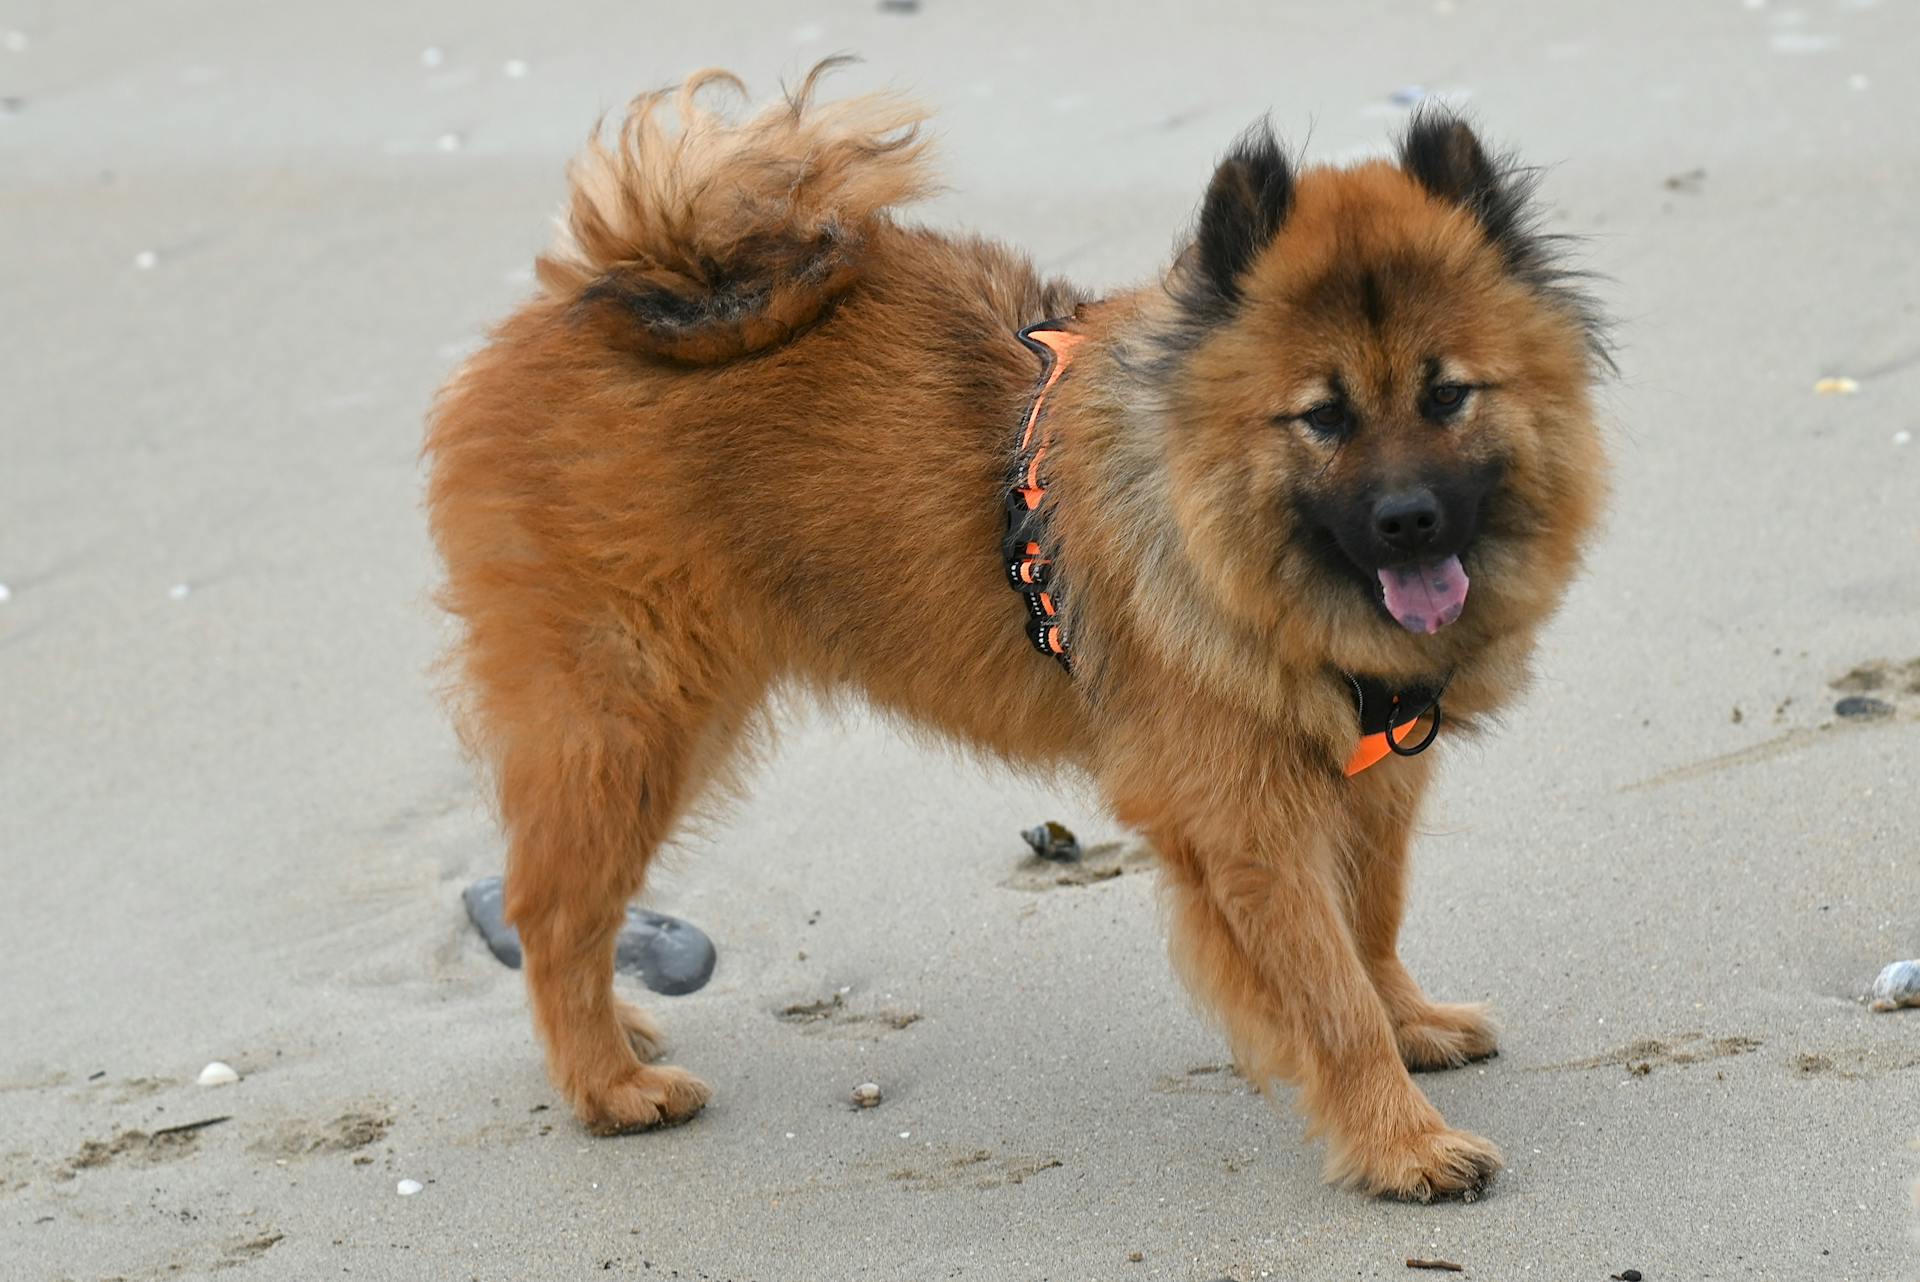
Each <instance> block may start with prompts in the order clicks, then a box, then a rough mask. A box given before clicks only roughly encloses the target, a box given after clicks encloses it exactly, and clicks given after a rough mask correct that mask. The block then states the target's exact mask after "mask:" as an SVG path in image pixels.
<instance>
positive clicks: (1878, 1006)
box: [1872, 961, 1920, 1010]
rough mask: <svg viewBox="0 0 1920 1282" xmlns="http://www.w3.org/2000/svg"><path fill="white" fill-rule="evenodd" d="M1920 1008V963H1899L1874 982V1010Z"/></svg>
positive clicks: (1882, 973)
mask: <svg viewBox="0 0 1920 1282" xmlns="http://www.w3.org/2000/svg"><path fill="white" fill-rule="evenodd" d="M1902 1006H1920V961H1897V962H1895V963H1893V964H1892V965H1891V966H1889V967H1887V968H1886V969H1885V970H1883V971H1881V972H1880V977H1879V978H1878V979H1876V980H1874V981H1873V1006H1872V1008H1873V1009H1874V1010H1899V1009H1900V1008H1901V1007H1902Z"/></svg>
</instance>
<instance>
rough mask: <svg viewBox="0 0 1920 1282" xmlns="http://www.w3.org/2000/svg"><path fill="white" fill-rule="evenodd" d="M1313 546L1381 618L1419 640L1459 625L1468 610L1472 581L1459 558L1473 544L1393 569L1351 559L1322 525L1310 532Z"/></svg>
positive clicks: (1328, 566)
mask: <svg viewBox="0 0 1920 1282" xmlns="http://www.w3.org/2000/svg"><path fill="white" fill-rule="evenodd" d="M1311 544H1312V546H1313V547H1314V548H1315V550H1316V551H1317V552H1318V553H1319V557H1320V560H1321V562H1322V564H1324V565H1325V566H1326V567H1327V568H1328V569H1329V570H1331V571H1333V572H1334V573H1335V574H1337V575H1338V576H1339V577H1341V578H1344V579H1348V580H1349V581H1351V582H1352V583H1353V585H1354V587H1355V589H1357V590H1358V591H1360V592H1364V593H1366V595H1367V596H1368V597H1369V598H1370V599H1371V600H1372V601H1373V604H1374V606H1375V607H1376V608H1377V609H1378V610H1379V611H1380V612H1381V613H1382V614H1383V615H1385V616H1386V617H1387V618H1388V619H1390V620H1392V621H1393V622H1394V623H1395V624H1396V625H1398V626H1399V627H1402V628H1405V629H1406V630H1407V631H1409V632H1411V633H1414V634H1415V635H1417V636H1432V635H1433V634H1434V633H1436V632H1438V631H1440V629H1442V628H1444V627H1446V626H1447V625H1449V624H1451V623H1454V622H1457V621H1458V620H1459V618H1460V615H1461V614H1462V613H1463V612H1464V611H1465V610H1466V607H1467V591H1468V588H1469V587H1470V586H1471V580H1470V578H1469V576H1468V574H1467V569H1466V566H1465V565H1464V564H1462V561H1461V558H1462V557H1465V556H1466V555H1467V554H1468V551H1469V548H1470V547H1471V544H1469V545H1468V546H1467V547H1462V548H1461V549H1460V550H1459V551H1457V552H1450V553H1447V554H1445V555H1443V556H1437V557H1429V558H1426V559H1422V560H1412V561H1403V562H1400V563H1399V564H1397V565H1378V564H1375V565H1367V564H1365V563H1364V562H1362V561H1360V560H1358V559H1356V558H1355V557H1353V556H1350V555H1349V554H1348V553H1347V551H1346V549H1345V548H1343V547H1342V546H1341V544H1340V540H1339V538H1338V537H1337V536H1336V535H1335V534H1334V532H1333V530H1331V529H1329V528H1327V527H1325V526H1321V527H1319V528H1317V529H1316V530H1315V531H1314V537H1313V538H1312V539H1311Z"/></svg>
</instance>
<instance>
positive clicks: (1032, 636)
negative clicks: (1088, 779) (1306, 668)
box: [1000, 320, 1444, 778]
mask: <svg viewBox="0 0 1920 1282" xmlns="http://www.w3.org/2000/svg"><path fill="white" fill-rule="evenodd" d="M1067 326H1068V322H1067V321H1064V320H1050V321H1042V322H1041V323H1040V324H1038V325H1030V326H1028V327H1027V328H1026V329H1023V330H1021V331H1020V341H1021V342H1022V343H1025V344H1026V345H1027V347H1028V348H1029V349H1031V350H1032V351H1033V353H1034V354H1035V355H1036V356H1038V357H1039V358H1040V382H1039V384H1038V386H1036V387H1035V388H1034V391H1033V398H1032V399H1031V400H1030V401H1028V402H1027V414H1026V418H1025V420H1024V421H1023V422H1022V424H1021V428H1020V445H1019V448H1018V449H1016V450H1015V451H1014V466H1013V473H1012V476H1011V478H1010V484H1009V486H1008V489H1007V534H1006V538H1005V539H1004V540H1003V541H1002V543H1001V548H1000V552H1001V557H1002V559H1003V561H1004V562H1005V564H1006V568H1007V582H1008V583H1009V584H1011V585H1012V586H1013V590H1014V591H1016V592H1018V593H1019V594H1020V595H1021V596H1022V597H1024V598H1025V599H1026V602H1027V640H1028V641H1030V642H1032V643H1033V648H1034V649H1036V650H1038V651H1039V652H1040V653H1041V654H1045V655H1050V656H1052V657H1053V658H1054V659H1055V660H1056V661H1057V662H1058V663H1059V664H1060V666H1061V667H1062V668H1064V669H1065V670H1066V671H1067V672H1068V673H1072V671H1073V652H1072V649H1071V648H1070V647H1069V645H1068V644H1067V637H1066V633H1065V631H1064V629H1063V625H1062V622H1061V620H1062V617H1063V615H1064V611H1065V606H1066V598H1065V595H1064V591H1063V589H1062V588H1061V586H1060V585H1059V584H1058V583H1056V582H1055V581H1054V573H1053V561H1052V560H1051V559H1050V558H1049V557H1048V556H1047V552H1046V546H1045V539H1046V513H1045V512H1043V511H1042V510H1041V504H1042V503H1043V502H1044V501H1045V499H1046V497H1047V479H1046V475H1045V474H1044V473H1043V472H1042V471H1041V463H1042V462H1044V461H1045V459H1046V456H1047V449H1048V447H1049V446H1050V445H1051V444H1052V442H1053V434H1052V431H1051V428H1050V427H1049V425H1048V421H1047V415H1046V413H1045V410H1046V404H1047V395H1048V393H1050V392H1051V391H1052V390H1053V387H1054V384H1056V383H1058V382H1059V381H1060V379H1061V377H1062V376H1063V375H1064V374H1065V373H1066V372H1067V366H1068V365H1069V364H1071V363H1072V360H1073V354H1074V349H1076V348H1077V347H1079V345H1080V344H1081V343H1083V342H1084V341H1086V336H1085V335H1084V334H1078V333H1075V332H1074V331H1073V330H1071V329H1069V328H1068V327H1067ZM1343 675H1345V676H1346V678H1347V681H1348V683H1349V684H1350V685H1351V686H1352V689H1353V703H1354V712H1355V714H1356V715H1357V716H1358V717H1359V719H1360V741H1359V743H1357V744H1355V745H1354V749H1353V755H1352V756H1350V757H1348V758H1347V764H1346V773H1347V777H1348V778H1352V777H1353V776H1354V775H1357V774H1359V773H1360V772H1361V771H1362V770H1365V769H1367V768H1368V767H1369V766H1373V765H1377V764H1379V763H1380V762H1382V761H1384V760H1386V759H1387V758H1388V757H1389V756H1402V757H1411V756H1414V755H1416V754H1418V753H1421V752H1424V751H1426V749H1427V747H1428V746H1429V745H1430V744H1432V743H1433V740H1434V737H1435V736H1436V735H1438V734H1439V733H1440V695H1441V691H1442V689H1444V683H1443V685H1442V686H1441V687H1440V688H1433V687H1416V688H1403V689H1395V688H1393V687H1391V686H1389V685H1387V684H1386V683H1385V682H1383V681H1379V680H1376V679H1374V678H1371V677H1356V676H1353V675H1352V674H1350V673H1349V674H1343ZM1423 721H1424V722H1425V724H1426V732H1425V734H1424V735H1422V736H1421V737H1419V738H1417V739H1416V738H1415V737H1414V736H1415V733H1416V732H1417V731H1418V729H1419V726H1420V724H1421V723H1422V722H1423Z"/></svg>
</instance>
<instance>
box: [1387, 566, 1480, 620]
mask: <svg viewBox="0 0 1920 1282" xmlns="http://www.w3.org/2000/svg"><path fill="white" fill-rule="evenodd" d="M1375 574H1376V575H1377V577H1378V579H1379V583H1380V603H1381V605H1383V606H1385V607H1386V611H1387V613H1388V614H1390V615H1392V616H1393V621H1394V622H1395V623H1398V624H1399V625H1400V626H1401V627H1403V628H1405V629H1406V630H1407V631H1409V632H1415V633H1419V634H1420V635H1422V636H1431V635H1433V634H1434V633H1435V632H1438V631H1439V630H1440V629H1441V628H1444V627H1446V626H1447V625H1448V624H1449V623H1452V622H1453V621H1454V620H1455V619H1458V618H1459V617H1460V612H1461V611H1462V610H1464V609H1466V608H1467V587H1468V581H1467V572H1466V569H1465V568H1464V567H1463V566H1462V565H1461V564H1460V557H1459V556H1458V555H1457V554H1454V555H1449V556H1445V557H1441V558H1439V559H1438V560H1431V561H1410V562H1408V563H1406V564H1404V565H1394V566H1383V567H1382V568H1381V569H1379V570H1377V571H1375Z"/></svg>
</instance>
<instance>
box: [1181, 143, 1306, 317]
mask: <svg viewBox="0 0 1920 1282" xmlns="http://www.w3.org/2000/svg"><path fill="white" fill-rule="evenodd" d="M1292 206H1293V166H1292V164H1291V163H1290V162H1289V161H1288V160H1287V157H1286V153H1285V152H1283V151H1281V150H1280V143H1279V140H1278V139H1276V138H1275V137H1274V136H1273V126H1271V125H1269V124H1268V123H1267V122H1266V121H1264V120H1263V121H1261V122H1259V123H1258V124H1256V125H1254V126H1253V127H1252V128H1250V129H1248V130H1247V132H1245V133H1244V134H1241V135H1240V137H1239V138H1238V139H1237V140H1235V142H1234V144H1233V149H1232V150H1231V151H1229V152H1228V153H1227V155H1226V159H1224V160H1222V161H1221V162H1220V167H1219V168H1218V169H1216V170H1214V171H1213V181H1212V182H1210V183H1208V184H1207V198H1206V200H1205V202H1204V203H1202V205H1201V206H1200V228H1199V231H1198V232H1197V233H1196V234H1195V236H1194V247H1195V250H1196V252H1197V253H1198V255H1199V266H1200V272H1201V275H1202V277H1203V278H1204V280H1205V282H1206V284H1207V285H1208V287H1209V288H1211V289H1212V290H1213V292H1214V293H1216V294H1218V295H1219V297H1220V300H1221V301H1222V302H1224V303H1228V304H1232V303H1235V302H1238V301H1239V299H1240V277H1241V276H1242V275H1243V274H1245V272H1246V270H1247V268H1249V267H1251V266H1252V265H1253V260H1254V259H1255V258H1256V257H1258V256H1259V253H1260V251H1261V250H1263V249H1265V248H1266V247H1267V246H1268V244H1270V243H1271V242H1272V240H1273V238H1274V237H1275V236H1276V235H1278V234H1279V232H1280V227H1281V225H1282V224H1283V223H1285V222H1286V221H1287V211H1288V210H1289V209H1290V208H1292Z"/></svg>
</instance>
